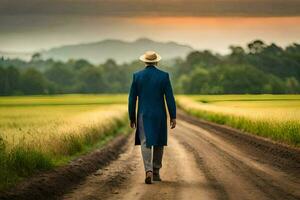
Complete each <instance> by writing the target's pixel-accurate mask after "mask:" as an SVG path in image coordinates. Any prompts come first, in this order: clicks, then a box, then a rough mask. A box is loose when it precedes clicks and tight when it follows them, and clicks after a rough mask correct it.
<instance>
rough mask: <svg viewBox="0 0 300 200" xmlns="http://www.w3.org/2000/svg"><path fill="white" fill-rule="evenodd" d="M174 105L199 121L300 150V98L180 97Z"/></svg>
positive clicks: (268, 96)
mask: <svg viewBox="0 0 300 200" xmlns="http://www.w3.org/2000/svg"><path fill="white" fill-rule="evenodd" d="M177 102H178V105H179V107H180V108H182V109H183V110H185V111H186V112H187V113H189V114H191V115H194V116H196V117H198V118H201V119H205V120H208V121H212V122H216V123H218V124H225V125H228V126H231V127H234V128H237V129H240V130H242V131H245V132H248V133H253V134H256V135H259V136H263V137H267V138H270V139H272V140H275V141H278V142H282V143H286V144H289V145H293V146H298V147H299V146H300V95H180V96H178V97H177Z"/></svg>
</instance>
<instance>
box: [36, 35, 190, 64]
mask: <svg viewBox="0 0 300 200" xmlns="http://www.w3.org/2000/svg"><path fill="white" fill-rule="evenodd" d="M146 50H155V51H157V52H159V54H161V56H162V57H163V58H164V59H172V58H176V57H185V56H186V55H187V54H188V53H189V52H191V51H193V48H192V47H190V46H187V45H182V44H178V43H175V42H166V43H164V42H156V41H153V40H150V39H146V38H141V39H138V40H136V41H133V42H126V41H121V40H103V41H100V42H94V43H87V44H78V45H67V46H61V47H58V48H52V49H50V50H47V51H43V52H41V55H42V57H43V58H53V59H55V60H61V61H67V60H69V59H86V60H88V61H90V62H92V63H97V64H98V63H103V62H105V61H106V60H107V59H109V58H112V59H114V60H115V61H116V62H118V63H123V62H130V61H132V60H135V59H137V58H138V56H139V55H141V54H142V53H144V52H145V51H146Z"/></svg>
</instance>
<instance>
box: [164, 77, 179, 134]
mask: <svg viewBox="0 0 300 200" xmlns="http://www.w3.org/2000/svg"><path fill="white" fill-rule="evenodd" d="M164 92H165V97H166V102H167V106H168V110H169V114H170V120H171V121H170V124H171V128H175V126H176V103H175V98H174V95H173V89H172V85H171V81H170V77H169V74H167V77H166V80H165V84H164Z"/></svg>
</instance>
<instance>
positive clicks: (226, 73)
mask: <svg viewBox="0 0 300 200" xmlns="http://www.w3.org/2000/svg"><path fill="white" fill-rule="evenodd" d="M142 68H143V64H142V63H140V62H139V61H133V62H131V63H125V64H117V63H116V62H115V61H114V60H113V59H109V60H107V61H106V62H105V63H103V64H100V65H93V64H91V63H89V62H88V61H86V60H83V59H82V60H69V61H68V62H60V61H54V60H52V59H47V60H43V59H42V58H41V56H40V54H38V53H37V54H35V55H33V56H32V59H31V60H30V61H28V62H25V61H21V60H18V59H0V95H29V94H64V93H126V92H128V90H129V87H130V83H131V78H132V73H133V72H135V71H138V70H140V69H142ZM160 68H162V69H163V70H165V71H168V72H169V73H170V74H171V78H172V83H173V86H174V90H175V92H177V93H189V94H244V93H248V94H261V93H274V94H281V93H286V94H288V93H300V84H299V82H300V45H299V44H292V45H290V46H287V47H286V48H282V47H279V46H277V45H276V44H270V45H267V44H265V43H264V42H263V41H261V40H256V41H253V42H251V43H249V44H248V45H247V47H246V48H243V47H240V46H230V53H229V54H228V55H219V54H214V53H212V52H211V51H208V50H204V51H194V52H191V53H190V54H189V55H187V57H186V58H185V59H175V60H173V61H172V62H171V63H168V64H167V63H165V64H164V63H162V67H160Z"/></svg>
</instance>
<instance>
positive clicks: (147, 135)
mask: <svg viewBox="0 0 300 200" xmlns="http://www.w3.org/2000/svg"><path fill="white" fill-rule="evenodd" d="M140 60H141V61H143V62H144V63H145V65H146V67H145V68H144V69H143V70H141V71H138V72H136V73H134V74H133V80H132V84H131V88H130V94H129V99H128V111H129V118H130V126H131V127H132V128H135V127H136V133H135V145H141V152H142V157H143V162H144V168H145V172H146V178H145V183H146V184H151V183H152V179H153V181H161V179H160V175H159V170H160V168H161V167H162V156H163V150H164V146H166V145H167V114H166V108H165V99H166V102H167V106H168V111H169V115H170V126H171V129H173V128H175V126H176V104H175V99H174V96H173V91H172V86H171V82H170V78H169V74H168V73H166V72H164V71H162V70H159V69H157V67H156V66H157V63H158V62H159V61H160V60H161V57H160V56H159V55H158V54H157V53H155V52H153V51H147V52H146V53H145V54H144V55H142V56H140ZM137 99H138V112H137V119H136V101H137ZM152 147H153V153H152Z"/></svg>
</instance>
